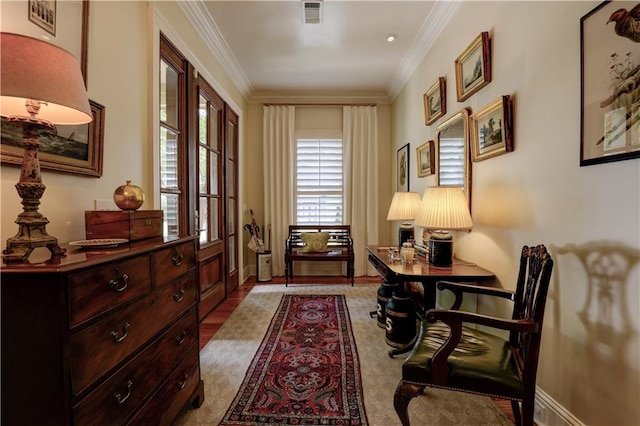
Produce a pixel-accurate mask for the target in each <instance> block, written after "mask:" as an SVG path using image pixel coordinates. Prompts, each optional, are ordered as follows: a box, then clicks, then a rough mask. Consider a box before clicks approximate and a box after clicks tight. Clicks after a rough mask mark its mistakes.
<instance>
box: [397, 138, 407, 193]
mask: <svg viewBox="0 0 640 426" xmlns="http://www.w3.org/2000/svg"><path fill="white" fill-rule="evenodd" d="M396 162H397V173H398V181H397V184H396V191H398V192H407V191H409V144H406V145H405V146H403V147H402V148H400V149H399V150H398V153H397V158H396Z"/></svg>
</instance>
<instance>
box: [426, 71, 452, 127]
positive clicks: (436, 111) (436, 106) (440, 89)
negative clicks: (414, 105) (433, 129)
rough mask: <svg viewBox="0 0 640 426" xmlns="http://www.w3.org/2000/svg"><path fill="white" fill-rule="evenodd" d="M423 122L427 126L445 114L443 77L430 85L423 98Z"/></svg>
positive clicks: (444, 83) (445, 101) (445, 103)
mask: <svg viewBox="0 0 640 426" xmlns="http://www.w3.org/2000/svg"><path fill="white" fill-rule="evenodd" d="M423 102H424V122H425V124H426V125H427V126H428V125H429V124H431V123H433V122H434V121H436V120H437V119H438V118H440V117H442V116H443V115H445V114H446V113H447V97H446V82H445V79H444V77H438V80H437V81H436V82H435V83H433V85H431V87H430V88H429V90H427V91H426V92H425V94H424V96H423Z"/></svg>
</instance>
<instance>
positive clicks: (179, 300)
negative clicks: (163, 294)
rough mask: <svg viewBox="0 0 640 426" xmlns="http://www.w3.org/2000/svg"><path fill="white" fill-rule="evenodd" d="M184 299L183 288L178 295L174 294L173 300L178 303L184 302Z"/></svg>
mask: <svg viewBox="0 0 640 426" xmlns="http://www.w3.org/2000/svg"><path fill="white" fill-rule="evenodd" d="M182 299H184V288H181V289H180V291H178V292H177V293H173V300H174V301H175V302H176V303H177V302H182Z"/></svg>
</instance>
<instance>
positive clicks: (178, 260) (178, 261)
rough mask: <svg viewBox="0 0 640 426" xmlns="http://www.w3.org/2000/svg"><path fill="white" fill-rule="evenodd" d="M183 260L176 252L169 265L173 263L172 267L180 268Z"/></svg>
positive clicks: (180, 254)
mask: <svg viewBox="0 0 640 426" xmlns="http://www.w3.org/2000/svg"><path fill="white" fill-rule="evenodd" d="M183 260H184V256H183V255H182V253H178V252H176V254H175V255H174V256H173V257H172V258H171V263H173V266H180V265H182V261H183Z"/></svg>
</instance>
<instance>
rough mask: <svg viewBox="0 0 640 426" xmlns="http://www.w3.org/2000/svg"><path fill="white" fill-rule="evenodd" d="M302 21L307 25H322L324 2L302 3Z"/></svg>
mask: <svg viewBox="0 0 640 426" xmlns="http://www.w3.org/2000/svg"><path fill="white" fill-rule="evenodd" d="M302 19H303V21H304V23H305V24H320V23H322V0H316V1H307V0H303V2H302Z"/></svg>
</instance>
